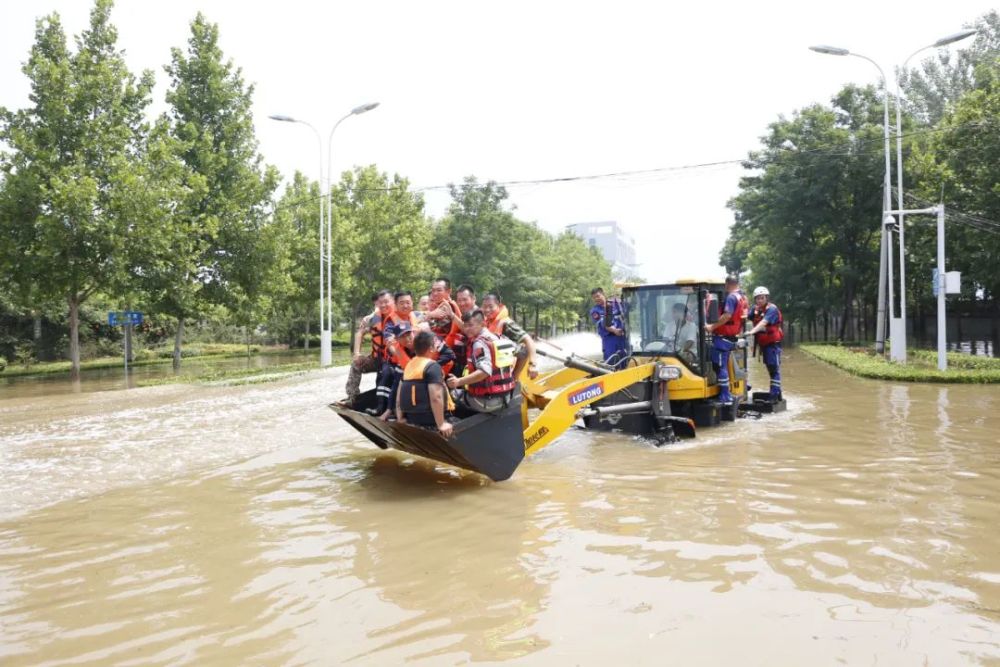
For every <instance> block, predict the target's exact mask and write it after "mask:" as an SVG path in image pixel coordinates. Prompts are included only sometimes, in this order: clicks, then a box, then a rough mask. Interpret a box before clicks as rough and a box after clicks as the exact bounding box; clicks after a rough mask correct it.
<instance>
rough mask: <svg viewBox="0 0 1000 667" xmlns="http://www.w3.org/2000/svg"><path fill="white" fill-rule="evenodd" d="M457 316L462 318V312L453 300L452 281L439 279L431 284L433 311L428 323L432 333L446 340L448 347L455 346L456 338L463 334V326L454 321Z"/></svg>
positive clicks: (430, 313)
mask: <svg viewBox="0 0 1000 667" xmlns="http://www.w3.org/2000/svg"><path fill="white" fill-rule="evenodd" d="M455 315H458V316H459V317H461V315H462V311H461V310H459V308H458V304H457V303H455V302H454V301H453V300H452V298H451V281H450V280H448V279H447V278H438V279H437V280H435V281H434V282H433V283H431V309H430V311H428V313H427V322H428V323H429V324H430V325H431V331H433V332H434V333H436V334H437V335H439V336H441V337H442V338H444V342H445V343H447V344H448V345H452V344H454V342H455V336H456V335H458V334H459V333H461V332H462V326H461V325H459V324H458V323H457V322H456V321H455V320H454V316H455Z"/></svg>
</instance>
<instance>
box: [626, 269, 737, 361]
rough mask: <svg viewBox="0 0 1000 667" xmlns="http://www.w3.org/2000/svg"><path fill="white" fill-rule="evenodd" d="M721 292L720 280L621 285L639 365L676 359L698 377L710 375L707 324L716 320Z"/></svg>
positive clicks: (722, 296) (722, 285)
mask: <svg viewBox="0 0 1000 667" xmlns="http://www.w3.org/2000/svg"><path fill="white" fill-rule="evenodd" d="M724 295H725V285H724V284H723V283H718V282H707V281H694V280H691V281H679V282H677V283H674V284H669V285H636V286H628V287H625V288H623V290H622V302H623V304H624V306H625V310H626V313H627V319H628V334H629V341H630V343H631V345H632V355H633V356H634V357H636V358H637V360H638V361H639V362H640V363H643V362H645V361H648V360H649V359H652V358H656V357H675V358H677V359H679V360H680V361H681V362H682V363H683V364H684V365H685V366H687V367H688V368H689V369H690V370H691V371H692V372H693V373H695V374H697V375H699V376H701V377H706V378H707V377H712V376H714V373H713V372H712V364H711V357H710V354H709V352H710V350H711V338H712V337H711V335H709V334H707V333H706V332H705V324H706V323H711V322H715V321H717V320H718V319H719V309H720V304H721V303H722V302H723V300H724Z"/></svg>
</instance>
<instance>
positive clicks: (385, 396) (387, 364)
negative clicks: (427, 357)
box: [375, 291, 416, 419]
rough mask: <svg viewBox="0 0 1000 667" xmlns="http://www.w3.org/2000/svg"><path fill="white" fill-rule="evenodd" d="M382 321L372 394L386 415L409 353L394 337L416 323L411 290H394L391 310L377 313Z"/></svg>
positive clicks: (381, 412) (389, 410)
mask: <svg viewBox="0 0 1000 667" xmlns="http://www.w3.org/2000/svg"><path fill="white" fill-rule="evenodd" d="M380 318H381V322H382V339H383V350H384V358H383V362H384V363H383V364H382V369H381V370H380V371H379V375H378V381H377V384H376V388H375V395H376V396H377V397H378V401H379V402H378V406H377V413H376V414H379V415H381V416H382V417H383V419H388V418H389V415H390V414H391V412H392V405H393V394H392V392H393V390H394V389H395V387H396V385H397V384H399V378H400V376H402V374H403V369H404V368H406V365H407V364H408V363H409V362H410V355H409V354H407V352H406V350H405V349H404V348H403V346H402V345H400V343H399V342H398V340H397V338H398V336H399V335H400V333H402V332H403V331H404V330H410V329H412V328H413V327H414V326H415V325H416V318H415V317H414V316H413V294H412V293H411V292H408V291H400V292H396V294H395V295H394V299H393V308H392V311H391V312H390V313H388V314H381V315H380Z"/></svg>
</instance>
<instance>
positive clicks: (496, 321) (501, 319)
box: [485, 305, 510, 336]
mask: <svg viewBox="0 0 1000 667" xmlns="http://www.w3.org/2000/svg"><path fill="white" fill-rule="evenodd" d="M508 322H510V313H509V312H508V311H507V306H503V305H501V306H500V310H498V311H497V314H496V315H495V316H494V317H493V319H492V320H489V321H488V322H486V323H485V326H486V328H487V329H489V330H490V333H492V334H493V335H494V336H502V335H503V328H504V325H505V324H507V323H508Z"/></svg>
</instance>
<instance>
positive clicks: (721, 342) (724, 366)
mask: <svg viewBox="0 0 1000 667" xmlns="http://www.w3.org/2000/svg"><path fill="white" fill-rule="evenodd" d="M722 312H723V313H729V321H728V322H726V323H725V324H724V325H722V326H721V327H716V329H715V331H714V332H713V333H712V355H711V357H712V365H713V366H714V367H715V373H716V377H717V378H718V381H719V400H720V401H721V402H723V403H732V401H733V396H732V393H731V392H730V387H729V356H730V354H732V351H733V350H734V349H735V348H736V340H737V339H736V334H738V333H740V332H741V331H743V321H744V320H745V319H746V314H747V306H746V298H745V297H743V295H741V294H740V293H739V292H730V293H729V294H727V295H726V302H725V304H723V306H722Z"/></svg>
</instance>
